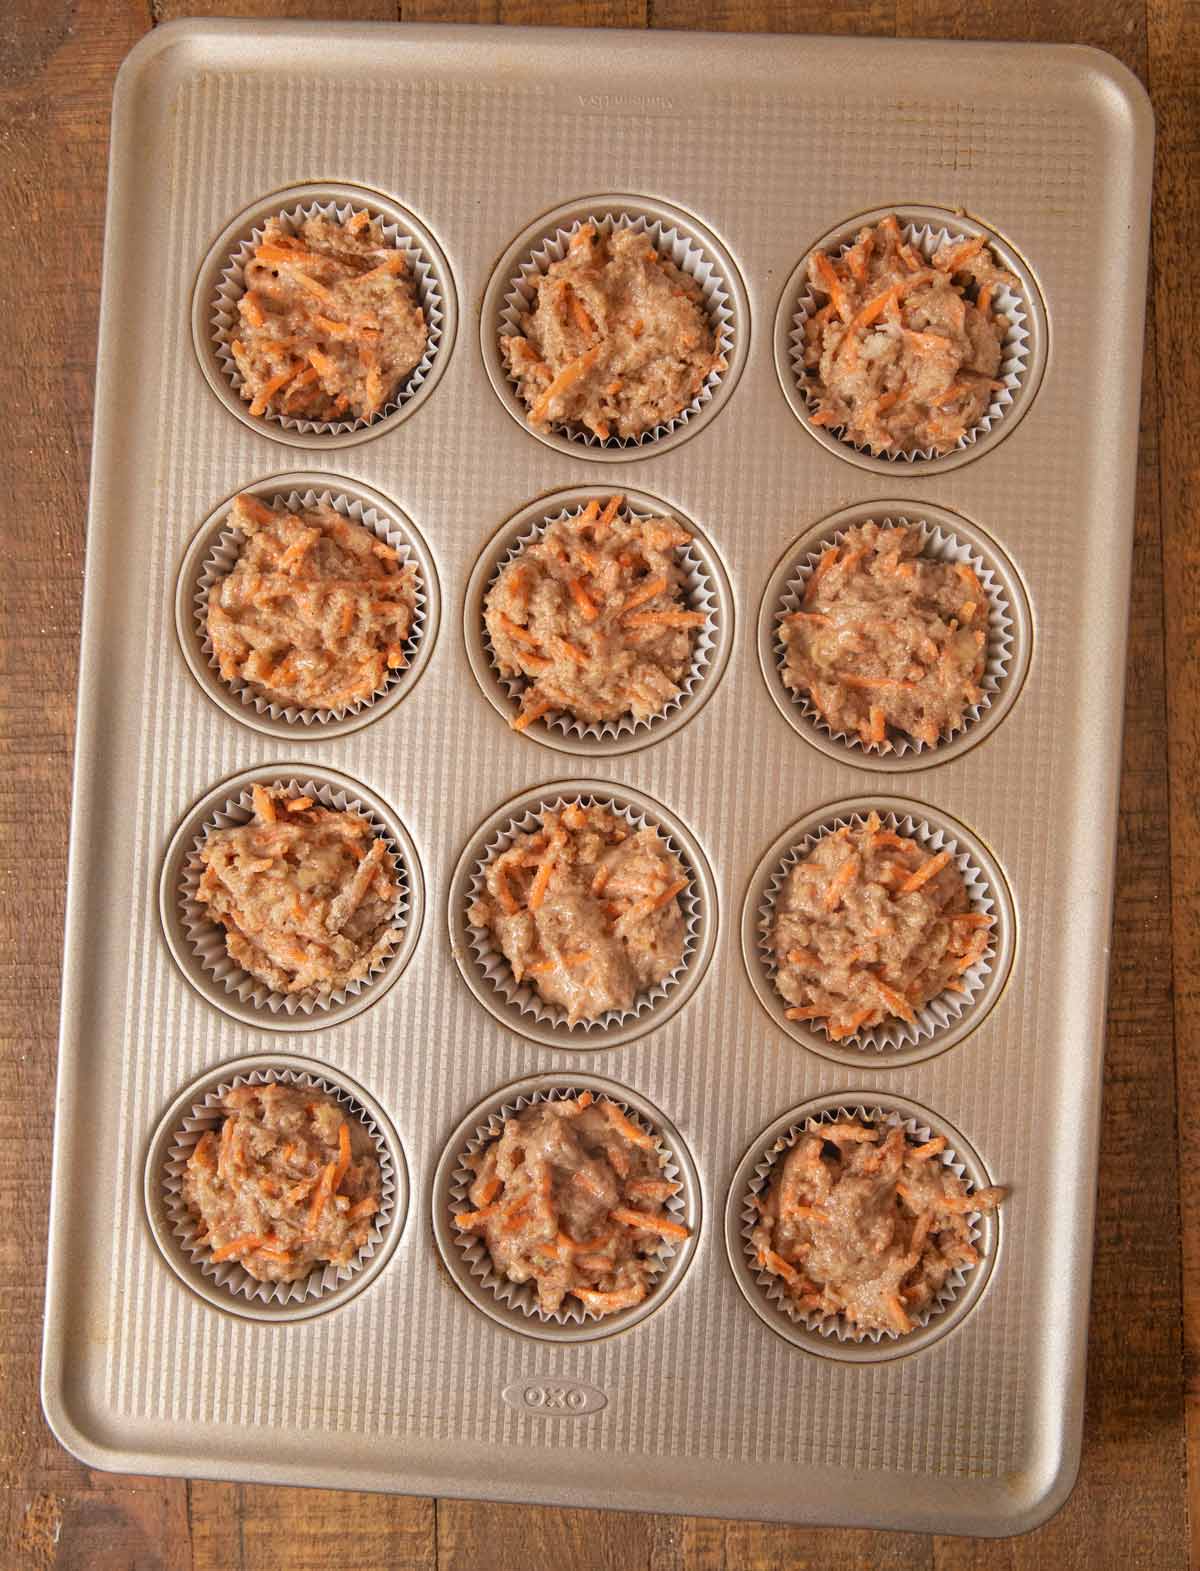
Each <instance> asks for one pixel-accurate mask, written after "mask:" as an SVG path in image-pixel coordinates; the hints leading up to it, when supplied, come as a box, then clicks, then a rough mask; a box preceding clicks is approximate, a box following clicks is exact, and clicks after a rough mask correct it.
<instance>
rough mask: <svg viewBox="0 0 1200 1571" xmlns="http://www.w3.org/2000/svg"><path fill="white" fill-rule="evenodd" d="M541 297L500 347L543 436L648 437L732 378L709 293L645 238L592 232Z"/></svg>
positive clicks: (586, 228) (582, 234)
mask: <svg viewBox="0 0 1200 1571" xmlns="http://www.w3.org/2000/svg"><path fill="white" fill-rule="evenodd" d="M535 289H536V292H537V293H536V299H535V300H534V302H533V304H532V306H531V308H530V309H529V310H527V311H525V312H524V313H523V314H522V315H521V317H520V326H521V331H520V332H519V333H514V334H511V335H508V336H505V337H502V338H501V340H500V347H501V350H502V352H503V354H504V360H505V364H506V365H507V367H508V369H509V372H510V374H511V375H512V377H513V378H514V380H515V381H516V383H517V387H518V389H519V391H520V395H521V398H522V399H523V401H524V402H525V404H526V405H527V406H528V408H529V423H530V425H532V426H533V427H534V429H535V430H539V431H545V430H549V429H550V428H551V427H552V426H567V427H570V426H575V427H580V426H582V427H583V428H584V429H585V430H588V431H591V432H592V433H593V434H594V435H595V436H598V437H600V438H601V440H607V439H608V438H609V437H611V436H620V437H636V436H641V435H642V433H643V432H645V431H649V430H652V429H653V428H654V427H655V426H656V425H661V424H663V423H665V422H666V421H669V420H673V419H675V417H676V416H677V415H678V414H680V413H681V412H682V411H683V410H684V409H686V408H687V406H688V405H689V404H690V403H691V402H692V400H693V399H694V398H696V396H697V395H698V394H699V392H700V390H701V389H702V388H703V386H704V384H705V382H706V381H707V380H708V378H709V376H711V375H712V373H713V372H714V371H723V370H724V369H725V359H724V356H723V355H722V354H721V353H720V351H719V350H718V348H717V340H716V334H715V332H714V330H713V325H712V322H711V321H710V320H709V316H708V311H707V309H706V307H705V303H704V292H703V290H702V289H701V287H700V285H699V284H698V283H697V282H696V280H695V279H694V278H691V277H690V276H689V275H688V274H687V273H685V272H683V271H682V269H680V268H678V267H676V265H675V264H674V262H672V261H671V260H670V258H669V257H666V256H664V255H662V254H661V253H660V252H659V251H656V250H655V248H654V246H653V245H652V244H651V242H650V241H649V240H648V239H647V238H646V236H645V235H644V234H643V233H641V232H640V231H639V230H636V229H631V228H623V229H614V230H613V232H612V233H611V234H610V235H605V234H601V233H600V232H599V231H598V230H597V228H596V226H595V224H584V225H583V226H582V227H581V228H580V229H579V230H577V231H576V233H575V235H574V236H573V237H572V239H571V243H570V247H569V249H568V251H567V254H566V256H564V257H563V258H562V259H561V260H560V261H557V262H553V263H551V265H550V267H549V268H548V269H547V270H546V272H545V273H544V274H542V275H541V277H540V278H538V279H537V280H536V283H535Z"/></svg>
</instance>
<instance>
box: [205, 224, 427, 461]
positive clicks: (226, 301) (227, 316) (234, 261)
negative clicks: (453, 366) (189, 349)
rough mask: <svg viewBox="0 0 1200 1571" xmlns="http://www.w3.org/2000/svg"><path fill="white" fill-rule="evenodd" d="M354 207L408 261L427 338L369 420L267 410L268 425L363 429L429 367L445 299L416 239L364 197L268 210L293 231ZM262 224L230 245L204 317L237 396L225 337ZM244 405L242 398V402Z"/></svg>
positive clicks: (309, 431) (413, 389) (401, 401)
mask: <svg viewBox="0 0 1200 1571" xmlns="http://www.w3.org/2000/svg"><path fill="white" fill-rule="evenodd" d="M355 212H367V213H370V215H371V217H372V218H373V219H375V220H376V221H377V222H378V223H379V225H380V229H381V231H382V233H383V237H384V239H385V240H386V241H387V242H388V243H389V244H390V245H393V246H395V247H396V249H397V250H398V251H403V252H404V255H405V258H406V260H407V263H408V274H407V276H408V278H409V279H410V281H411V283H412V286H413V292H414V294H415V295H416V299H417V304H418V305H419V306H420V307H421V310H422V312H423V313H424V317H425V327H426V331H427V334H428V336H427V338H426V342H425V353H424V354H423V355H422V356H421V358H420V360H419V361H418V362H417V364H416V365H415V366H414V367H413V369H412V370H411V371H410V372H409V374H408V376H407V377H406V378H405V380H404V382H403V383H402V384H401V386H400V387H399V388H398V389H397V391H396V394H395V397H394V398H393V399H392V400H391V401H390V402H389V403H387V404H385V405H384V407H383V408H382V409H381V410H380V411H379V413H378V414H376V415H373V416H372V417H371V419H370V420H361V419H354V420H303V419H300V418H298V417H296V416H293V415H285V414H279V413H276V412H274V411H272V410H268V411H267V412H266V413H265V414H264V415H263V416H262V418H263V419H264V420H267V421H269V422H271V423H272V424H274V425H278V426H281V427H282V428H283V429H284V430H285V431H298V432H302V433H304V434H306V435H315V436H340V435H342V434H344V433H346V432H349V431H363V430H366V428H367V427H368V426H373V425H378V424H379V422H380V421H381V420H386V419H387V418H388V416H389V415H393V414H395V413H396V411H397V410H398V409H401V408H402V407H403V406H404V405H405V404H406V403H408V402H409V400H410V399H412V398H413V397H414V396H415V395H416V393H417V391H418V389H419V388H420V386H421V384H422V383H423V382H424V381H425V379H426V378H427V377H428V375H429V373H430V370H431V368H432V366H433V362H434V358H435V357H436V355H437V353H438V349H439V348H440V346H441V342H442V327H443V323H444V321H445V304H444V302H443V300H442V295H441V287H440V285H439V283H438V278H437V274H436V272H435V270H434V266H433V262H432V261H431V259H430V258H429V257H428V256H427V255H426V254H425V252H424V251H423V249H422V248H421V247H420V246H419V245H418V244H417V242H416V240H415V239H414V238H413V237H412V236H411V235H410V234H407V233H405V231H404V230H403V229H402V228H401V227H400V225H399V224H397V223H395V222H393V221H392V220H390V219H389V218H388V216H387V215H386V214H385V213H381V212H378V211H376V210H375V209H374V208H373V207H372V205H371V203H370V202H369V201H363V202H345V203H343V202H308V203H300V204H298V205H297V206H295V207H290V208H287V209H285V210H283V211H281V212H279V213H276V214H274V217H275V218H276V219H277V220H278V222H279V224H280V226H281V227H282V228H283V229H284V230H286V231H287V232H288V233H290V234H296V233H297V232H298V231H299V229H300V227H301V225H302V224H303V223H304V221H305V219H308V218H313V217H322V218H329V219H332V220H334V221H336V222H337V223H344V222H345V221H346V219H347V218H349V217H350V216H351V214H352V213H355ZM263 233H264V225H263V224H258V225H256V226H255V227H254V228H253V229H252V230H251V231H250V233H249V234H248V235H246V236H245V238H244V239H242V241H241V242H240V243H239V244H238V245H237V246H236V247H235V248H234V250H233V251H232V253H231V254H230V257H229V260H228V262H227V263H226V265H225V268H224V271H223V272H222V273H221V276H220V279H219V281H218V283H217V290H216V294H215V296H214V298H213V302H212V308H211V312H210V317H209V323H210V331H211V336H212V343H213V347H214V349H215V350H216V355H217V361H218V363H219V365H220V367H221V370H222V371H223V372H224V374H225V376H226V377H227V378H228V380H229V382H230V384H231V386H232V387H233V388H234V389H235V390H236V392H237V394H238V397H239V398H241V396H242V389H243V387H244V386H245V383H244V381H243V379H242V374H241V372H240V371H239V370H238V368H237V362H236V361H235V360H234V358H233V351H232V349H231V348H230V347H229V346H230V343H231V341H232V340H233V339H234V338H236V337H237V335H238V311H237V305H238V301H239V300H240V299H241V297H242V295H243V294H244V293H245V291H246V278H245V269H246V265H247V263H249V262H250V261H251V260H253V256H254V252H255V250H256V248H257V247H258V245H259V244H260V243H261V241H262V238H263ZM247 407H248V403H247Z"/></svg>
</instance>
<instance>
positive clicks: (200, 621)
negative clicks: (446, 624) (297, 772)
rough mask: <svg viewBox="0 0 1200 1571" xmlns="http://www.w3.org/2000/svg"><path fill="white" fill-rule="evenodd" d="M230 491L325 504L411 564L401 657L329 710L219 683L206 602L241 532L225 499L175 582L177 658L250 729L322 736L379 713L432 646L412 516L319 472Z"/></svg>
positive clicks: (428, 563)
mask: <svg viewBox="0 0 1200 1571" xmlns="http://www.w3.org/2000/svg"><path fill="white" fill-rule="evenodd" d="M235 495H238V496H240V495H250V496H256V497H258V498H259V499H260V500H262V501H263V502H266V503H267V504H268V506H271V507H278V506H284V507H287V508H289V509H291V510H292V511H295V510H297V509H300V508H311V507H315V506H319V505H327V506H329V507H332V508H333V509H334V511H335V512H337V513H340V514H341V516H342V517H343V518H347V519H349V520H350V521H351V522H353V523H357V524H362V525H363V527H364V528H366V529H368V530H369V531H370V532H371V533H372V534H374V535H375V536H376V537H377V538H378V539H380V540H382V541H383V542H384V543H385V544H387V545H390V546H391V547H392V548H393V549H394V550H395V551H396V552H397V553H398V555H399V557H400V560H401V562H402V564H404V565H406V566H411V567H413V568H414V569H415V587H416V609H415V612H414V615H413V624H412V628H411V630H410V632H409V636H408V638H407V639H406V640H405V643H404V652H405V655H406V657H407V664H406V665H405V666H403V667H402V668H401V669H400V670H397V671H391V672H389V673H388V675H387V677H386V679H385V681H384V683H383V685H382V686H381V687H379V688H378V689H377V690H376V691H375V692H374V693H372V694H371V695H370V696H369V697H367V698H363V699H359V700H357V701H356V702H354V703H352V704H348V705H344V706H342V707H340V708H337V709H307V708H302V707H300V706H298V705H286V706H285V705H281V704H278V703H275V702H273V701H272V700H270V699H268V698H267V697H266V696H265V695H263V694H261V693H258V692H256V691H255V690H254V688H253V686H252V684H250V683H248V682H243V681H236V682H227V681H226V680H225V678H224V677H223V676H222V675H221V671H220V666H219V665H218V663H217V660H216V656H215V654H214V653H213V648H212V643H211V641H210V639H209V636H208V626H207V619H208V602H209V596H210V594H211V593H213V592H214V590H217V589H219V585H220V583H221V580H222V579H223V578H224V577H226V575H227V574H229V573H230V572H232V570H233V568H234V567H235V566H236V563H237V560H238V557H239V556H240V554H241V551H242V547H243V546H244V544H245V538H244V536H243V535H242V534H241V531H240V530H238V529H237V528H236V527H235V526H234V525H233V524H232V523H231V522H230V516H229V514H230V507H231V505H232V502H233V498H232V497H231V498H230V499H229V500H228V501H225V502H223V503H222V504H221V506H220V507H218V508H216V509H215V510H214V512H213V513H211V514H210V515H209V517H208V518H207V519H206V520H205V522H204V523H203V524H202V525H201V527H200V530H199V531H198V533H197V534H196V536H195V538H194V539H193V541H192V544H191V545H190V546H189V548H188V551H187V554H186V555H185V557H184V559H183V564H182V567H181V569H180V575H179V581H178V585H177V588H176V599H175V619H176V631H177V633H178V635H179V642H180V646H181V648H182V649H183V654H184V658H185V659H186V661H187V663H188V666H189V668H190V670H191V672H192V674H193V675H194V676H195V678H196V680H197V681H198V682H199V683H200V684H201V686H202V687H203V688H204V689H205V691H206V692H207V693H208V695H209V697H210V698H212V699H213V700H214V702H215V703H217V704H219V705H220V706H221V708H222V709H224V710H225V712H226V713H227V714H230V715H232V716H233V717H234V719H236V720H239V721H241V722H242V723H243V724H246V725H250V726H253V727H254V728H255V729H256V730H261V731H267V732H269V733H271V734H273V735H280V736H290V737H297V738H300V739H311V740H314V741H316V740H323V739H325V738H326V737H329V736H337V735H343V734H344V733H346V732H348V731H353V730H357V729H358V728H359V727H361V726H364V725H367V724H369V723H370V722H371V721H372V720H375V719H377V718H378V717H379V715H381V714H385V713H386V712H387V711H388V710H389V709H391V708H393V707H394V706H395V705H396V704H397V703H399V701H400V700H401V699H402V698H404V697H406V696H407V695H408V693H409V692H410V691H411V690H412V687H413V686H414V684H415V682H416V680H417V678H418V676H419V675H420V673H421V672H422V670H423V669H424V667H425V664H426V662H427V660H428V658H429V655H430V653H431V651H432V647H433V641H434V638H435V636H436V633H437V622H438V614H439V596H438V586H437V578H436V575H435V573H434V570H433V563H432V559H431V558H430V555H429V551H428V548H427V547H426V545H425V542H424V541H423V540H422V539H421V537H420V535H419V534H418V532H417V530H416V527H415V526H414V525H413V523H412V521H411V520H410V519H409V518H408V517H407V516H406V515H405V514H404V513H403V512H402V511H401V510H400V508H399V507H397V506H396V504H395V503H393V502H390V501H389V500H388V499H387V498H386V497H384V496H382V495H380V494H379V493H378V492H376V491H373V490H371V488H370V487H368V486H364V485H362V484H361V483H360V482H358V481H355V480H342V479H341V478H340V477H337V476H327V475H320V474H293V475H277V476H274V477H272V478H270V479H267V480H262V481H257V482H255V483H254V484H252V485H249V486H244V487H242V488H241V490H239V491H238V492H236V493H235Z"/></svg>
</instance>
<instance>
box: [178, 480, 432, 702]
mask: <svg viewBox="0 0 1200 1571" xmlns="http://www.w3.org/2000/svg"><path fill="white" fill-rule="evenodd" d="M229 521H230V523H231V524H232V525H233V526H234V528H236V529H238V530H240V531H241V533H242V534H243V535H244V536H245V540H246V544H245V546H244V547H243V549H242V552H241V554H240V556H239V557H238V560H237V562H236V563H235V564H234V567H233V570H232V571H231V572H230V573H228V574H227V575H226V576H225V577H224V578H223V579H222V580H221V582H220V583H219V584H218V585H214V587H213V590H212V592H211V593H210V595H209V600H208V636H209V638H210V639H211V640H212V646H213V651H214V653H215V654H216V657H217V660H218V662H219V664H220V668H221V675H222V676H223V677H224V678H225V680H226V681H227V682H244V683H245V684H246V685H247V686H248V687H250V688H251V689H253V691H254V692H256V693H259V694H261V695H262V696H263V697H264V698H268V699H270V700H271V701H272V702H273V703H276V704H282V705H284V706H285V707H286V706H290V705H298V706H299V707H300V708H302V709H340V708H343V707H344V706H345V705H347V704H351V703H354V702H356V701H358V700H361V699H364V698H369V697H370V696H371V694H372V693H377V692H379V691H380V689H381V688H382V687H383V686H384V684H385V683H386V681H387V677H388V673H389V671H396V670H399V669H401V668H402V667H403V666H405V665H406V664H407V663H408V662H407V658H406V656H405V652H404V644H405V641H406V639H407V638H408V636H409V634H410V632H411V631H412V623H413V614H414V612H415V610H416V603H417V599H416V573H415V571H414V569H413V568H412V567H401V565H400V561H399V558H398V556H397V554H396V552H395V551H394V550H393V549H392V547H391V546H389V545H387V544H386V543H385V542H384V541H382V540H379V539H378V538H377V537H376V536H375V535H374V534H372V533H371V531H370V530H369V529H364V528H363V526H362V525H361V524H356V523H353V522H351V521H350V520H349V519H346V518H343V517H342V516H341V514H340V513H337V512H335V511H334V510H333V508H331V507H315V508H311V509H306V510H304V511H301V512H299V513H290V512H288V510H287V509H286V508H284V507H280V508H276V509H272V508H270V507H268V506H267V505H266V504H265V503H264V502H260V501H259V500H258V498H257V497H253V496H239V497H235V498H234V501H233V506H232V508H231V509H230V513H229Z"/></svg>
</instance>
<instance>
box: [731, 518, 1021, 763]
mask: <svg viewBox="0 0 1200 1571" xmlns="http://www.w3.org/2000/svg"><path fill="white" fill-rule="evenodd" d="M968 530H969V531H970V533H969V534H968V533H967V532H966V531H968ZM1023 611H1024V603H1023V599H1022V598H1021V596H1020V590H1019V586H1018V585H1017V584H1016V580H1015V575H1014V574H1013V573H1012V572H1011V570H1006V569H1005V567H1004V566H1003V565H1002V564H1001V561H1000V558H999V555H998V553H996V552H995V550H994V548H992V549H988V548H987V545H986V544H985V542H984V540H983V537H982V536H980V535H979V533H978V531H976V530H973V529H971V528H970V526H969V525H965V523H964V521H962V520H959V519H957V518H955V516H954V515H952V514H945V513H943V512H941V511H940V510H936V509H935V510H929V511H928V514H927V513H926V512H925V511H922V512H919V513H914V514H913V515H912V516H909V515H907V514H905V513H899V512H898V513H897V514H894V515H893V514H892V513H890V512H887V511H884V510H882V509H871V508H869V507H866V506H860V507H855V508H850V509H847V510H846V511H845V512H843V513H840V514H838V515H836V516H835V517H834V518H832V519H828V520H826V521H825V523H824V524H822V525H820V526H818V528H817V530H815V531H813V532H812V533H811V534H810V535H809V536H808V538H807V540H805V541H801V542H799V543H798V544H797V545H796V546H793V547H791V548H790V549H789V551H788V553H787V555H786V556H785V557H784V558H783V559H782V561H781V563H780V565H779V567H778V568H777V569H776V572H775V574H774V575H773V576H772V579H771V583H770V585H769V586H768V590H767V594H766V595H765V596H764V600H763V605H762V616H761V620H760V628H759V643H760V655H761V657H762V660H763V669H764V673H765V675H766V677H767V681H768V685H769V686H770V689H771V693H772V696H773V697H774V699H775V701H776V703H777V704H778V705H779V707H780V709H781V711H782V712H783V714H784V715H785V717H786V718H787V719H788V720H789V721H790V723H791V724H792V725H793V726H794V727H795V729H796V730H798V731H799V732H800V733H801V735H803V736H806V737H807V738H808V739H809V740H810V741H814V742H816V743H817V745H819V746H822V747H823V750H824V751H827V752H830V753H831V754H833V755H835V756H841V757H845V756H846V754H847V753H851V754H853V755H854V756H855V757H856V759H857V760H858V761H860V762H868V761H870V762H871V763H872V764H877V765H884V766H885V767H896V766H897V765H900V766H902V767H908V768H914V767H916V768H919V767H923V766H924V765H927V764H929V763H932V762H935V761H940V759H941V758H943V757H945V756H946V755H947V752H949V751H955V752H956V751H959V750H961V746H962V744H966V745H971V744H972V743H973V742H974V741H975V740H977V737H976V736H975V735H972V734H971V733H972V731H973V730H975V729H978V730H980V731H985V730H986V729H987V728H988V725H989V723H990V724H994V723H995V722H996V721H998V720H999V719H1000V718H1002V716H1003V714H1004V713H1006V712H1007V709H1008V707H1009V706H1010V705H1011V703H1012V701H1013V700H1014V699H1015V697H1016V694H1017V692H1018V691H1019V688H1020V683H1021V680H1022V678H1023V675H1024V671H1025V669H1026V665H1027V660H1028V652H1027V643H1028V639H1027V633H1028V620H1027V618H1026V617H1025V616H1024V614H1023ZM1019 635H1026V636H1024V637H1021V638H1020V642H1021V644H1022V646H1023V647H1022V648H1020V649H1018V648H1017V644H1018V637H1019ZM993 706H995V709H996V712H995V714H993V713H992V711H993ZM956 742H957V743H959V744H960V745H959V747H957V748H956V747H955V746H954V744H955V743H956Z"/></svg>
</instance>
